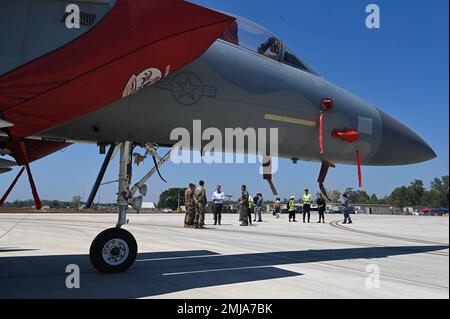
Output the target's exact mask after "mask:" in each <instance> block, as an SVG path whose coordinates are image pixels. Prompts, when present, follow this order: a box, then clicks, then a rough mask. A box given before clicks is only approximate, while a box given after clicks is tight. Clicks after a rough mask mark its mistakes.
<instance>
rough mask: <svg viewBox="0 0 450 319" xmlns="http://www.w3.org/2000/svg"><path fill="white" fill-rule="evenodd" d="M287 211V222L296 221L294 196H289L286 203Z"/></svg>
mask: <svg viewBox="0 0 450 319" xmlns="http://www.w3.org/2000/svg"><path fill="white" fill-rule="evenodd" d="M288 212H289V222H290V223H291V222H294V223H296V222H297V221H296V220H295V213H297V208H296V207H295V196H291V200H290V201H289V205H288Z"/></svg>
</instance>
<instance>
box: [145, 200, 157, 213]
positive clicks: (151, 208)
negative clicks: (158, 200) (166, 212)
mask: <svg viewBox="0 0 450 319" xmlns="http://www.w3.org/2000/svg"><path fill="white" fill-rule="evenodd" d="M155 210H156V204H155V203H153V202H144V203H142V209H141V211H143V212H153V211H155Z"/></svg>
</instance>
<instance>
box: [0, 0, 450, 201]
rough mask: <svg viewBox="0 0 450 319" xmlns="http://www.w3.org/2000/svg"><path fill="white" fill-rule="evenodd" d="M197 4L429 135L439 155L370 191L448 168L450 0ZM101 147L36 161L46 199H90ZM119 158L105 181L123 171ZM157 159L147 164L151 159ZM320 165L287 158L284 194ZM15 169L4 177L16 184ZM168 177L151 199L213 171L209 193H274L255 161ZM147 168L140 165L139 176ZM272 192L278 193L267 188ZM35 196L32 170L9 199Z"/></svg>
mask: <svg viewBox="0 0 450 319" xmlns="http://www.w3.org/2000/svg"><path fill="white" fill-rule="evenodd" d="M192 2H194V3H197V4H200V5H205V6H208V7H211V8H216V9H219V10H223V11H227V12H231V13H235V14H237V15H240V16H244V17H247V18H249V19H251V20H254V21H256V22H258V23H260V24H263V25H264V26H266V27H267V28H269V29H270V30H272V31H273V32H274V33H275V34H277V35H278V36H279V37H281V38H282V39H283V40H284V41H285V42H287V43H288V45H289V47H290V48H291V49H293V50H294V51H296V52H297V53H298V54H299V55H300V56H301V57H302V58H303V59H304V60H305V61H306V62H307V63H308V64H309V65H311V66H312V67H313V68H314V69H315V70H316V71H317V72H318V73H319V74H321V75H322V76H324V77H325V78H326V79H327V80H329V81H331V82H333V83H335V84H337V85H339V86H341V87H343V88H345V89H347V90H349V91H351V92H352V93H354V94H355V95H358V96H360V97H362V98H363V99H365V100H367V101H369V102H371V103H373V104H375V105H377V106H378V107H380V108H381V109H383V110H384V111H386V112H387V113H389V114H390V115H392V116H394V117H395V118H396V119H398V120H400V121H401V122H403V123H404V124H406V125H407V126H408V127H410V128H412V129H413V130H414V131H416V132H417V133H418V134H419V135H420V136H422V137H423V138H424V139H425V140H426V141H427V142H429V144H430V145H431V146H432V147H433V149H434V150H435V151H436V153H437V154H438V158H437V159H435V160H433V161H430V162H427V163H423V164H418V165H412V166H406V167H388V168H386V167H381V168H363V174H364V189H365V190H367V191H368V192H369V193H377V194H379V195H380V196H383V195H387V194H389V193H390V192H391V191H392V190H393V188H395V187H397V186H400V185H404V184H409V182H410V181H411V180H413V179H422V180H424V182H425V184H426V185H429V183H430V181H431V180H432V179H433V178H434V177H437V176H443V175H448V171H449V166H448V165H449V164H448V163H449V151H448V146H449V93H448V92H449V90H448V87H449V83H448V82H449V80H448V78H449V74H448V70H449V65H448V63H449V51H448V46H449V43H448V38H449V35H448V29H449V19H448V10H449V8H448V6H449V3H448V0H432V1H425V0H421V1H406V0H396V1H392V0H384V1H373V2H371V1H368V0H367V1H361V0H342V1H335V0H318V1H317V0H315V1H312V0H309V1H306V0H278V1H276V2H275V1H261V0H214V1H211V0H195V1H192ZM370 3H376V4H378V5H379V6H380V8H381V29H379V30H374V29H372V30H369V29H367V28H366V27H365V18H366V15H367V14H366V13H365V8H366V6H367V5H368V4H370ZM97 152H98V150H97V148H96V147H95V146H84V145H75V146H71V147H70V148H68V149H66V150H65V151H64V152H58V153H56V154H54V155H52V156H50V157H48V158H46V159H44V160H41V161H39V162H36V163H34V164H33V166H32V170H33V172H34V175H35V180H36V183H37V185H38V188H39V192H40V195H41V197H42V198H45V199H61V200H70V199H71V198H72V196H74V195H77V194H80V195H81V196H83V198H84V199H86V197H87V196H88V194H89V190H90V187H91V185H92V183H93V181H94V179H95V177H96V174H97V172H98V168H99V166H100V165H101V161H102V157H101V156H99V155H98V153H97ZM117 162H118V159H117V158H116V159H115V160H114V162H113V163H112V165H111V166H110V168H109V170H108V172H107V176H106V178H105V180H114V179H117V172H118V167H117V166H118V163H117ZM150 165H151V162H147V163H146V165H145V166H146V167H149V166H150ZM319 169H320V167H319V164H311V163H300V164H298V165H293V164H292V163H291V162H290V161H287V160H281V162H280V169H279V172H278V174H277V175H276V176H275V182H276V185H277V187H278V189H279V191H280V193H281V196H282V197H288V196H291V195H296V196H299V195H300V194H301V193H302V190H303V189H304V188H305V187H309V188H310V189H312V190H316V189H317V184H316V180H317V175H318V172H319ZM15 173H16V172H13V173H8V174H4V175H1V176H0V188H1V189H2V190H4V189H6V188H7V187H8V186H9V183H10V181H11V180H12V179H13V178H14V175H15ZM162 173H163V175H164V177H165V178H166V179H167V180H168V182H169V183H168V185H166V184H164V183H163V182H161V181H160V180H159V179H158V177H155V178H154V179H153V180H151V181H150V182H149V184H148V186H149V190H150V193H149V195H148V196H147V198H146V200H147V201H156V200H157V198H158V195H159V194H160V193H161V192H162V191H163V190H164V189H166V188H168V187H172V186H184V185H186V184H188V183H189V182H191V181H194V182H197V181H198V180H199V179H200V178H202V179H205V181H206V182H207V186H208V188H209V190H210V191H212V190H213V188H214V186H215V185H216V184H218V183H220V184H222V185H223V186H224V188H225V191H226V193H227V194H230V195H233V196H235V197H237V196H238V194H239V187H240V185H241V184H243V183H245V184H247V185H248V186H249V189H250V191H251V192H252V193H254V192H257V191H258V192H263V193H265V194H269V188H268V186H267V185H266V183H265V182H264V181H262V179H261V176H260V175H259V167H258V166H256V165H173V164H168V165H167V166H165V167H164V168H163V169H162ZM142 174H145V171H144V169H143V168H142V167H141V168H139V169H137V170H135V176H140V175H142ZM327 187H328V188H329V189H339V190H343V189H345V188H347V187H355V188H356V187H357V171H356V167H353V166H338V167H337V168H336V169H335V170H333V171H331V172H330V174H329V177H328V179H327ZM115 192H116V185H111V186H105V187H102V189H101V191H100V199H101V201H111V202H112V201H114V200H115ZM266 197H269V198H271V197H272V196H266ZM28 198H31V193H30V191H29V187H28V182H27V180H26V178H24V177H22V180H21V181H20V182H19V184H18V185H17V187H16V189H15V190H14V192H13V193H12V194H11V196H10V200H14V199H28Z"/></svg>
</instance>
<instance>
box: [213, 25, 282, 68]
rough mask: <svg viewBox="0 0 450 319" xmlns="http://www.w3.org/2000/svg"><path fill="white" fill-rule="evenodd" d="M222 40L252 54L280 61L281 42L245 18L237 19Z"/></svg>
mask: <svg viewBox="0 0 450 319" xmlns="http://www.w3.org/2000/svg"><path fill="white" fill-rule="evenodd" d="M222 39H223V40H225V41H228V42H230V43H233V44H235V45H238V46H241V47H243V48H246V49H248V50H251V51H253V52H256V53H259V54H262V55H265V56H267V57H270V58H272V59H274V60H278V61H279V60H280V54H281V41H280V40H279V39H278V38H277V37H276V36H275V35H274V34H272V33H271V32H270V31H268V30H267V29H264V28H263V27H261V26H260V25H258V24H256V23H254V22H252V21H250V20H247V19H245V18H237V19H236V22H234V23H233V24H232V25H231V26H230V27H228V29H227V30H226V31H225V33H224V34H223V35H222Z"/></svg>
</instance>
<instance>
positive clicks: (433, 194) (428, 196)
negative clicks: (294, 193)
mask: <svg viewBox="0 0 450 319" xmlns="http://www.w3.org/2000/svg"><path fill="white" fill-rule="evenodd" d="M448 178H449V176H448V175H447V176H443V177H441V178H435V179H433V181H432V182H431V184H430V187H429V189H427V188H426V187H425V185H424V183H423V181H421V180H418V179H417V180H414V181H412V182H411V183H410V185H409V186H400V187H397V188H395V189H394V190H393V191H392V193H391V194H390V195H388V196H385V197H382V198H379V197H378V196H377V194H371V195H369V194H368V193H367V192H366V191H364V190H354V189H352V188H347V189H346V190H345V191H344V192H340V191H338V190H334V191H331V192H329V194H328V195H329V197H330V200H331V202H338V201H339V199H340V198H341V196H342V195H343V194H344V193H345V194H347V195H349V200H350V202H351V203H355V204H372V205H392V206H400V207H425V206H426V207H431V208H447V207H448V206H449V200H448V199H449V185H448V182H449V181H448ZM184 192H185V188H183V187H176V188H170V189H168V190H166V191H164V192H163V193H161V195H160V196H159V202H158V207H159V208H161V209H164V208H166V207H169V208H171V209H176V208H177V207H178V201H180V205H184ZM284 201H285V202H288V199H285V200H284ZM230 203H237V202H236V201H234V202H230ZM267 203H270V201H267Z"/></svg>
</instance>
